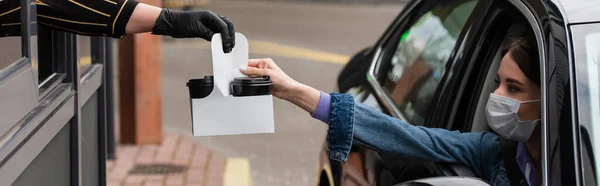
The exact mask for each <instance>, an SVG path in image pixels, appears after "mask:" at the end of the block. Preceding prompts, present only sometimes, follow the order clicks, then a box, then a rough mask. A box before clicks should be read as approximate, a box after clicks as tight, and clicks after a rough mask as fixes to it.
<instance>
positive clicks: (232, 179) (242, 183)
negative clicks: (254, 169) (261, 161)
mask: <svg viewBox="0 0 600 186" xmlns="http://www.w3.org/2000/svg"><path fill="white" fill-rule="evenodd" d="M223 186H252V178H251V175H250V162H249V161H248V159H246V158H227V163H226V165H225V175H224V176H223Z"/></svg>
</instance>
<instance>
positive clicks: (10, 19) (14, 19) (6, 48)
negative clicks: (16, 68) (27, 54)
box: [0, 0, 23, 70]
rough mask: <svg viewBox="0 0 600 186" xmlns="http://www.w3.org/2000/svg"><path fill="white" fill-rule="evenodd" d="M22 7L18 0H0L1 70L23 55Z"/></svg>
mask: <svg viewBox="0 0 600 186" xmlns="http://www.w3.org/2000/svg"><path fill="white" fill-rule="evenodd" d="M20 8H21V5H20V1H18V0H4V1H0V15H2V16H0V70H2V69H4V68H6V67H7V66H9V65H11V64H13V63H14V62H16V61H17V60H18V59H20V58H21V57H23V55H22V49H21V16H20V15H21V11H19V10H20Z"/></svg>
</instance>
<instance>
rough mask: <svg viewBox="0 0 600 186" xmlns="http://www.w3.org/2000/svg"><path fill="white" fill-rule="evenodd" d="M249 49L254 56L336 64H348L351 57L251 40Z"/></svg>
mask: <svg viewBox="0 0 600 186" xmlns="http://www.w3.org/2000/svg"><path fill="white" fill-rule="evenodd" d="M249 49H250V53H252V54H262V55H272V56H282V57H290V58H297V59H305V60H311V61H319V62H327V63H336V64H346V63H347V62H348V60H350V57H349V56H346V55H342V54H335V53H330V52H323V51H318V50H314V49H308V48H301V47H295V46H290V45H283V44H277V43H271V42H266V41H256V40H250V41H249Z"/></svg>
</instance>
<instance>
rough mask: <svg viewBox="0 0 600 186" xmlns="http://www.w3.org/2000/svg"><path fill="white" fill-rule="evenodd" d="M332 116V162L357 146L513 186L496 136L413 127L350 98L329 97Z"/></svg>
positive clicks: (342, 96) (330, 132)
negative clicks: (457, 167) (453, 166)
mask: <svg viewBox="0 0 600 186" xmlns="http://www.w3.org/2000/svg"><path fill="white" fill-rule="evenodd" d="M329 113H330V116H329V122H328V123H329V130H328V133H327V139H326V140H327V144H328V148H329V149H328V151H329V152H328V153H329V157H330V158H332V159H335V160H338V161H345V160H346V158H347V157H348V153H349V152H350V147H351V146H352V143H359V144H361V145H366V146H368V147H370V148H373V149H375V150H377V151H381V152H389V153H394V154H397V155H400V156H404V157H412V158H420V159H423V160H427V161H434V162H449V163H461V164H464V165H467V166H469V167H470V168H471V169H472V170H473V171H474V173H475V174H476V175H477V177H479V178H482V179H484V180H486V181H488V183H490V184H492V185H510V183H509V181H508V177H507V174H506V169H505V168H504V163H503V160H502V156H501V154H500V146H499V139H498V136H497V135H496V134H494V133H490V132H469V133H461V132H459V131H449V130H446V129H439V128H426V127H422V126H413V125H410V124H407V123H406V122H404V121H402V120H400V119H397V118H394V117H390V116H388V115H385V114H383V113H381V112H378V111H376V110H374V109H372V108H370V107H368V106H366V105H364V104H361V103H355V102H354V99H353V97H352V96H351V95H349V94H337V93H333V94H331V105H330V112H329ZM521 183H522V185H527V182H526V181H524V180H523V181H521Z"/></svg>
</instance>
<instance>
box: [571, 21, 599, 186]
mask: <svg viewBox="0 0 600 186" xmlns="http://www.w3.org/2000/svg"><path fill="white" fill-rule="evenodd" d="M598 30H600V24H596V25H583V26H575V27H574V29H573V32H574V33H575V35H574V39H575V47H574V50H575V64H576V77H577V78H576V81H577V111H578V114H579V118H578V119H579V124H580V139H581V141H580V143H581V149H582V152H581V158H582V162H583V163H582V167H583V176H584V180H585V183H586V185H596V184H598V183H597V182H596V181H597V179H596V178H597V177H598V176H599V175H598V174H599V173H598V172H597V171H596V170H597V168H598V166H600V159H598V157H596V156H594V154H598V153H600V146H599V145H600V143H598V141H600V127H598V126H599V125H600V115H598V113H600V76H599V75H598V73H599V72H600V32H599V31H598ZM594 162H595V163H594ZM594 172H596V173H595V174H594Z"/></svg>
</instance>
